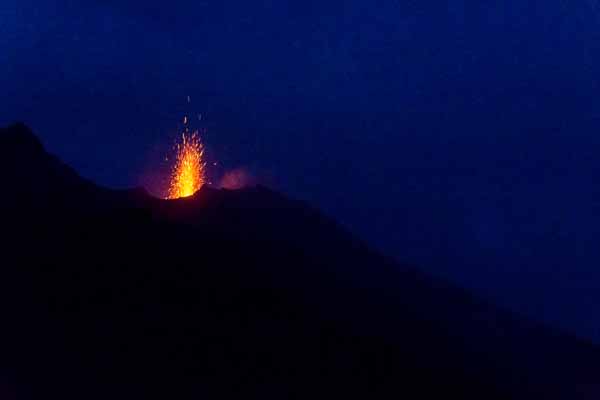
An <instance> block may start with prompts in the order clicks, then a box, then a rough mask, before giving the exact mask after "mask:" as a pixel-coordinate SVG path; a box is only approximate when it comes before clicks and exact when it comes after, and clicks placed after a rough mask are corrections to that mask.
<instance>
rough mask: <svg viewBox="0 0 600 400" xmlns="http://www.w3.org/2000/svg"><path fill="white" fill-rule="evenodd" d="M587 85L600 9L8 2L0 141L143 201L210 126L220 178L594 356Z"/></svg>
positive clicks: (599, 53) (599, 327) (597, 46)
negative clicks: (237, 180) (11, 137)
mask: <svg viewBox="0 0 600 400" xmlns="http://www.w3.org/2000/svg"><path fill="white" fill-rule="evenodd" d="M599 71H600V5H598V3H597V2H596V0H586V1H579V2H573V1H564V0H543V1H542V0H531V1H523V0H518V1H517V0H495V1H481V0H477V1H475V0H473V1H467V0H462V1H460V0H456V1H435V2H434V1H392V0H381V1H377V2H371V1H355V0H350V1H348V0H347V1H337V0H330V1H312V0H303V1H298V2H285V1H275V0H272V1H252V2H251V1H240V0H231V1H218V2H208V1H206V2H205V1H193V0H171V1H168V2H164V1H154V0H150V1H148V0H145V1H138V0H135V1H127V2H124V1H117V0H110V1H99V0H98V1H87V2H81V1H67V0H55V1H45V0H4V1H2V4H1V5H0V87H1V88H2V97H1V98H0V123H1V124H3V125H4V124H7V123H9V122H12V121H15V120H22V121H25V122H26V123H28V124H29V125H31V126H32V128H33V129H34V130H35V131H36V133H37V134H38V135H40V136H41V138H42V140H43V142H44V143H45V145H46V146H47V147H48V148H49V150H51V151H52V152H54V153H56V154H57V155H59V156H60V157H61V158H62V159H63V160H65V161H66V162H68V163H69V164H70V165H72V166H74V167H75V168H76V169H77V170H78V171H79V172H80V173H81V174H82V175H84V176H86V177H88V178H91V179H92V180H94V181H96V182H98V183H100V184H103V185H108V186H111V187H127V186H136V185H140V184H146V185H148V184H149V183H148V182H149V181H151V180H152V176H153V173H154V172H153V171H154V169H156V168H158V167H157V166H158V165H159V164H160V163H161V162H162V161H163V157H164V153H165V152H166V151H167V150H168V149H169V147H170V146H171V144H172V140H173V137H174V134H175V132H176V130H177V125H178V123H179V121H180V120H181V117H182V115H183V114H184V113H188V112H194V113H201V114H202V116H203V121H202V127H203V128H206V130H207V131H206V134H205V135H204V140H205V142H206V145H207V147H208V152H209V155H210V157H211V158H213V159H215V160H218V161H219V162H220V166H219V168H220V169H221V170H220V172H222V171H223V170H229V169H235V168H245V169H246V170H248V171H251V173H252V174H253V175H254V176H256V177H257V179H258V180H259V181H262V182H265V183H267V184H268V185H270V186H273V187H275V188H277V189H279V190H281V191H283V192H285V193H288V194H289V195H291V196H293V197H296V198H299V199H303V200H306V201H309V202H311V203H313V204H314V205H316V206H317V207H319V208H321V209H322V210H323V211H325V212H326V213H327V214H329V215H332V216H334V217H335V218H336V219H337V220H339V221H340V222H342V223H344V224H345V225H346V226H348V227H349V228H350V229H352V230H353V231H354V232H355V233H357V234H358V235H359V236H361V237H363V238H364V239H366V240H368V241H369V242H370V243H371V244H372V245H373V246H376V247H377V248H379V249H381V250H383V251H384V252H385V253H387V254H390V255H393V256H395V257H397V258H398V259H399V260H401V261H404V262H409V263H413V264H416V265H418V266H420V267H421V268H422V269H424V270H425V271H428V272H429V273H431V274H435V275H438V276H442V277H445V278H447V279H450V280H452V281H454V282H456V283H458V284H460V285H462V286H464V287H468V288H471V289H473V290H475V291H477V292H478V293H480V294H481V295H483V296H486V297H487V298H490V299H493V300H494V301H496V302H497V303H499V304H503V305H505V306H508V307H510V308H512V309H514V310H517V311H519V312H522V313H526V314H528V315H531V316H533V317H535V318H538V319H543V320H546V321H548V322H551V323H554V324H555V325H557V326H560V327H562V328H564V329H570V330H573V331H576V332H578V333H580V334H581V335H587V336H590V337H594V338H596V339H597V340H600V317H599V316H598V313H597V310H598V308H599V306H600V290H599V288H600V246H599V243H598V241H599V240H600V180H599V179H598V178H599V177H600V96H599V94H600V85H599V81H598V76H599ZM188 95H189V96H191V98H192V100H193V101H192V103H191V105H189V104H187V102H186V98H187V96H188ZM190 107H191V108H192V110H191V111H190ZM220 172H219V171H215V172H214V173H215V174H217V173H220ZM4 190H5V191H7V190H10V189H9V188H4Z"/></svg>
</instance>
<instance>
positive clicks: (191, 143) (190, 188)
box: [167, 121, 205, 199]
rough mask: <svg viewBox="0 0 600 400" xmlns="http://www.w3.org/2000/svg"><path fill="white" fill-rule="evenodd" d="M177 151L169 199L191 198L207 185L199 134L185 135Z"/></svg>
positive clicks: (168, 194)
mask: <svg viewBox="0 0 600 400" xmlns="http://www.w3.org/2000/svg"><path fill="white" fill-rule="evenodd" d="M185 122H187V121H185ZM175 150H176V159H175V164H174V165H173V170H172V172H171V182H170V185H169V191H168V193H167V199H178V198H180V197H188V196H191V195H193V194H194V193H196V192H197V191H198V190H199V189H200V188H201V187H202V185H204V183H205V175H204V172H205V171H204V170H205V163H204V161H203V156H204V146H203V145H202V142H201V141H200V136H199V135H198V132H194V133H192V134H191V135H189V134H188V135H186V134H185V133H183V134H182V135H181V143H178V144H177V146H176V148H175Z"/></svg>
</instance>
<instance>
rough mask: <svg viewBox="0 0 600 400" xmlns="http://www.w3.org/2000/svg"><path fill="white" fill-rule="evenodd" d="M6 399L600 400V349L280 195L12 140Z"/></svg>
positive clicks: (6, 203) (16, 133) (5, 147)
mask: <svg viewBox="0 0 600 400" xmlns="http://www.w3.org/2000/svg"><path fill="white" fill-rule="evenodd" d="M0 149H1V154H2V156H1V158H0V177H1V179H2V183H3V187H4V191H3V195H2V196H1V198H0V206H1V208H0V210H1V213H2V214H1V216H2V228H3V231H4V232H3V235H2V237H3V238H2V258H1V263H2V268H1V269H0V304H1V306H0V307H1V311H2V313H1V315H2V324H1V326H2V328H1V329H0V339H1V342H0V344H1V345H0V352H1V353H0V354H1V356H0V391H1V393H0V398H11V396H12V397H14V398H19V399H21V398H24V399H41V398H43V399H82V398H85V399H107V398H111V399H155V398H156V399H163V398H172V399H230V398H251V399H287V398H302V399H304V398H307V399H308V398H330V399H334V398H340V399H343V398H356V399H363V398H404V399H411V398H415V399H417V398H418V399H421V398H463V399H481V398H485V399H521V398H522V399H534V398H535V399H541V398H544V399H591V398H594V399H595V398H598V396H600V351H599V349H598V348H596V347H595V346H593V345H591V344H589V343H586V342H583V341H581V340H578V339H576V338H573V337H571V336H568V335H565V334H561V333H559V332H555V331H552V330H551V329H548V328H546V327H544V326H541V325H538V324H535V323H532V322H529V321H527V320H525V319H522V318H520V317H517V316H514V315H511V314H509V313H506V312H504V311H502V310H499V309H497V308H495V307H494V306H492V305H490V304H488V303H486V302H484V301H480V300H478V299H476V298H474V297H472V296H471V295H470V294H469V293H467V292H465V291H462V290H460V289H457V288H454V287H452V286H450V285H447V284H446V283H444V282H441V281H437V280H435V279H432V278H429V277H426V276H424V275H422V274H421V273H419V272H418V271H417V270H415V269H413V268H410V267H405V266H400V265H397V264H396V263H394V262H393V261H391V260H390V259H387V258H385V257H383V256H381V255H379V254H377V253H375V252H373V251H371V250H369V248H367V247H366V246H365V245H364V244H363V243H362V242H361V241H360V240H357V239H356V238H355V237H353V236H352V235H350V234H349V233H348V232H346V231H345V230H344V229H342V228H340V227H339V226H338V225H337V224H336V223H335V222H333V221H331V220H330V219H328V218H327V217H324V216H323V215H321V214H319V212H317V211H316V210H314V209H312V208H311V207H309V206H308V205H306V204H303V203H302V202H298V201H292V200H289V199H287V198H285V197H284V196H282V195H279V194H277V193H275V192H273V191H271V190H269V189H267V188H264V187H254V188H248V189H243V190H237V191H228V190H217V189H212V188H209V187H204V188H203V189H202V190H201V191H200V192H198V193H197V194H196V195H194V196H193V197H191V198H187V199H180V200H175V201H166V200H160V199H156V198H152V197H150V196H148V195H147V194H146V193H145V192H144V190H141V189H134V190H122V191H118V190H108V189H105V188H101V187H98V186H96V185H94V184H93V183H91V182H89V181H86V180H85V179H83V178H81V177H79V176H78V175H77V174H76V173H75V172H74V171H73V170H71V169H70V168H69V167H67V166H65V165H64V164H62V163H61V162H60V161H59V160H58V159H56V158H55V157H53V156H51V155H49V154H47V153H46V152H45V150H44V149H43V147H42V145H41V144H40V142H39V141H38V140H37V139H36V138H35V136H34V135H33V134H32V133H31V132H30V131H29V129H28V128H27V127H25V126H24V125H14V126H11V127H9V128H6V129H4V130H2V131H1V132H0Z"/></svg>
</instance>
